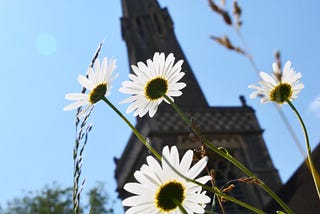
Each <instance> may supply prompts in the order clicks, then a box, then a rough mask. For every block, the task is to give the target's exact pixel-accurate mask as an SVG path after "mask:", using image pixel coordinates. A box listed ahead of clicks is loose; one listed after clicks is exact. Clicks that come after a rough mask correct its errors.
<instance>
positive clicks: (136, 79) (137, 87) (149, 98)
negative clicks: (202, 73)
mask: <svg viewBox="0 0 320 214" xmlns="http://www.w3.org/2000/svg"><path fill="white" fill-rule="evenodd" d="M174 60H175V58H174V56H173V54H172V53H170V54H169V55H168V56H167V58H165V55H164V53H157V52H156V53H155V54H154V56H153V60H151V59H148V60H147V65H146V64H144V63H143V62H138V63H137V65H138V67H137V66H135V65H132V66H131V68H132V70H133V72H134V74H129V79H130V81H124V82H123V83H122V87H121V88H120V89H119V90H120V91H121V92H123V93H125V94H132V96H131V97H129V98H127V99H125V100H123V101H122V102H121V103H131V104H130V105H129V107H128V109H127V113H131V112H134V116H137V115H139V117H143V116H144V115H145V114H146V113H147V112H149V116H150V117H153V116H154V115H155V113H156V112H157V110H158V106H159V105H160V103H161V102H162V101H163V100H165V99H164V98H163V95H164V94H165V95H167V96H168V97H169V98H170V99H171V100H173V98H172V97H178V96H180V95H181V94H182V92H181V91H180V90H181V89H183V88H184V87H186V84H185V83H183V82H178V81H179V80H180V79H181V78H182V77H183V76H184V74H185V73H184V72H181V66H182V63H183V60H179V61H178V62H177V63H176V64H174Z"/></svg>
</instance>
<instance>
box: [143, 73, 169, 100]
mask: <svg viewBox="0 0 320 214" xmlns="http://www.w3.org/2000/svg"><path fill="white" fill-rule="evenodd" d="M167 91H168V81H167V80H165V79H163V78H162V77H157V78H154V79H152V80H150V81H149V82H147V84H146V86H145V88H144V95H145V96H146V98H147V99H149V100H151V101H153V100H157V99H159V98H160V97H162V95H163V94H166V93H167Z"/></svg>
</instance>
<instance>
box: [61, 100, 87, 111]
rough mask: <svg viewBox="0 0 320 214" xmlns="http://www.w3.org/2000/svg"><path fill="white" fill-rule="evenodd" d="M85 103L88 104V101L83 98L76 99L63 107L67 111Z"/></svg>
mask: <svg viewBox="0 0 320 214" xmlns="http://www.w3.org/2000/svg"><path fill="white" fill-rule="evenodd" d="M85 104H88V101H85V100H80V101H77V102H74V103H71V104H69V105H67V106H66V107H64V108H63V110H64V111H69V110H72V109H76V108H78V107H80V106H83V105H85Z"/></svg>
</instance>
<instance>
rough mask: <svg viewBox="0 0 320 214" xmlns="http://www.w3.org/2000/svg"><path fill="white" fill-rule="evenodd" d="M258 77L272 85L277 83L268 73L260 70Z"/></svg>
mask: <svg viewBox="0 0 320 214" xmlns="http://www.w3.org/2000/svg"><path fill="white" fill-rule="evenodd" d="M259 75H260V77H261V78H262V79H263V80H264V81H268V82H269V83H271V84H272V85H273V86H276V85H277V84H278V83H277V82H276V80H274V79H273V78H272V77H271V76H270V75H269V74H267V73H265V72H260V73H259Z"/></svg>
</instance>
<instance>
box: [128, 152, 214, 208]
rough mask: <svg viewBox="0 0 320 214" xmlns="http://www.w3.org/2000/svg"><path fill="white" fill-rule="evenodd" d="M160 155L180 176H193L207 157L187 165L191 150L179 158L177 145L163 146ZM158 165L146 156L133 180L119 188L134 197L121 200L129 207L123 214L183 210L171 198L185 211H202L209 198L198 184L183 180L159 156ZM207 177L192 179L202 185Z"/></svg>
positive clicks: (205, 161)
mask: <svg viewBox="0 0 320 214" xmlns="http://www.w3.org/2000/svg"><path fill="white" fill-rule="evenodd" d="M162 157H165V159H166V160H167V161H168V162H169V163H170V164H171V165H172V166H173V167H174V168H175V169H176V170H177V171H178V172H180V173H181V174H183V175H184V176H186V177H188V178H190V179H195V178H196V177H197V176H198V175H199V174H200V173H201V171H202V170H203V169H204V167H205V166H206V164H207V161H208V158H207V157H204V158H202V159H201V160H200V161H198V162H197V163H196V164H195V165H193V166H192V167H191V163H192V158H193V151H192V150H188V151H187V152H186V153H185V155H184V156H183V157H182V159H181V161H180V159H179V153H178V150H177V147H175V146H173V147H171V151H170V150H169V147H168V146H165V147H164V148H163V150H162ZM161 164H162V166H161V165H160V164H159V163H158V161H157V160H156V159H155V158H153V157H152V156H148V157H147V164H144V165H142V167H141V168H140V170H138V171H136V172H135V173H134V177H135V178H136V180H137V181H138V182H137V183H127V184H126V185H125V186H124V187H123V188H124V189H125V190H126V191H128V192H130V193H133V194H134V196H131V197H129V198H126V199H125V200H123V201H122V205H123V206H129V207H130V208H129V209H128V210H127V211H126V214H133V213H145V214H151V213H159V214H160V213H166V214H173V213H174V214H178V213H183V212H182V211H181V210H180V209H179V207H178V206H177V205H176V203H175V202H174V201H178V202H179V203H180V204H181V205H182V207H183V208H184V209H185V210H186V211H187V213H204V212H205V210H204V207H205V206H204V205H205V204H207V203H209V202H210V201H211V199H210V197H208V196H207V195H205V192H201V190H202V187H200V186H198V185H197V184H194V183H192V182H188V181H186V180H185V179H184V178H182V177H181V176H179V175H178V174H177V173H176V172H174V170H173V169H171V167H170V166H169V165H168V163H167V162H166V161H165V160H164V159H162V161H161ZM210 179H211V177H210V176H208V175H207V176H203V177H200V178H197V179H195V180H196V181H198V182H200V183H202V184H205V183H207V182H208V181H209V180H210Z"/></svg>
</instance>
